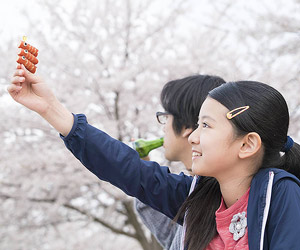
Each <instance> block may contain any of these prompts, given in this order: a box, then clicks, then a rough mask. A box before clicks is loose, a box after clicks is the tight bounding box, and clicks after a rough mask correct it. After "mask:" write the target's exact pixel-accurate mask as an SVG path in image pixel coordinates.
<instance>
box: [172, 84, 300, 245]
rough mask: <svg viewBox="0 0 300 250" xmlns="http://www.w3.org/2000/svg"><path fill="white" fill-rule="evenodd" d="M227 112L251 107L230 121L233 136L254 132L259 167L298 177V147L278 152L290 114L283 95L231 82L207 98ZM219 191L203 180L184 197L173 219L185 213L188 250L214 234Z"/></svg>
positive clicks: (214, 184)
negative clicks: (258, 145) (258, 147)
mask: <svg viewBox="0 0 300 250" xmlns="http://www.w3.org/2000/svg"><path fill="white" fill-rule="evenodd" d="M208 96H209V97H210V98H213V99H215V100H216V101H218V102H219V103H221V104H222V105H224V106H225V107H226V108H227V109H228V110H233V109H235V108H239V107H242V106H246V105H247V106H250V108H249V109H248V110H246V111H245V112H243V113H241V114H239V115H237V116H236V117H234V118H232V119H231V120H230V122H232V124H233V127H234V130H235V133H236V136H243V135H246V134H247V133H249V132H256V133H258V134H259V136H260V137H261V140H262V145H263V149H264V156H263V160H262V165H261V168H267V167H273V168H274V167H275V168H280V169H284V170H286V171H288V172H290V173H292V174H294V175H295V176H297V177H298V178H300V146H299V145H298V144H297V143H294V145H293V147H292V148H291V149H290V150H289V151H288V152H286V153H285V154H284V155H282V154H281V153H280V151H281V149H282V148H284V145H285V143H286V141H287V133H288V127H289V113H288V107H287V104H286V101H285V100H284V98H283V96H282V95H281V94H280V93H279V92H278V91H277V90H276V89H274V88H272V87H271V86H269V85H267V84H264V83H260V82H252V81H240V82H230V83H226V84H223V85H222V86H220V87H218V88H216V89H214V90H212V91H210V92H209V95H208ZM220 201H221V192H220V188H219V184H218V182H217V180H216V179H214V178H211V177H210V178H208V177H202V178H201V181H200V185H198V186H197V188H196V189H195V190H194V192H193V193H192V194H191V195H190V196H189V197H188V198H187V200H186V201H185V202H184V204H183V205H182V207H181V208H180V210H179V212H178V215H177V216H176V218H177V219H178V218H181V219H182V218H183V216H184V214H185V213H186V212H187V213H186V223H187V231H186V238H185V241H186V244H188V249H193V250H194V249H197V250H198V249H204V248H205V247H206V246H207V245H208V243H209V242H210V241H211V240H212V239H213V237H214V236H215V235H216V222H215V211H216V210H217V209H218V207H219V206H220Z"/></svg>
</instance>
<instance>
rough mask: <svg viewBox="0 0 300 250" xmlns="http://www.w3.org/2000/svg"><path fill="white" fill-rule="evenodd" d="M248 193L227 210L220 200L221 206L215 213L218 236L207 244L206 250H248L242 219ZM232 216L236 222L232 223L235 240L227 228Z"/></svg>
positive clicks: (244, 225) (245, 213) (245, 212)
mask: <svg viewBox="0 0 300 250" xmlns="http://www.w3.org/2000/svg"><path fill="white" fill-rule="evenodd" d="M249 191H250V188H249V189H248V191H247V192H246V193H245V194H244V195H243V196H242V197H241V198H240V199H239V200H238V201H237V202H236V203H234V204H233V205H232V206H231V207H229V208H226V205H225V203H224V201H223V199H222V201H221V205H220V207H219V209H218V210H217V211H216V223H217V231H218V235H216V236H215V237H214V238H213V240H212V241H211V242H210V243H209V244H208V246H207V247H206V250H224V249H228V250H229V249H230V250H233V249H236V250H237V249H239V250H249V246H248V228H247V226H246V224H245V219H244V217H247V206H248V198H249ZM234 215H236V217H235V218H236V220H235V222H233V223H232V227H235V228H236V229H237V230H236V231H235V232H236V234H235V237H236V238H238V239H237V240H234V239H233V237H234V234H233V233H231V232H230V230H229V226H230V224H231V222H232V221H231V220H232V219H233V216H234ZM243 215H244V216H243ZM241 228H245V231H244V233H243V232H242V231H243V230H239V229H241ZM238 234H239V235H238Z"/></svg>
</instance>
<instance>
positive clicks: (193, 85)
mask: <svg viewBox="0 0 300 250" xmlns="http://www.w3.org/2000/svg"><path fill="white" fill-rule="evenodd" d="M223 83H225V81H224V80H223V79H222V78H220V77H218V76H211V75H192V76H188V77H185V78H182V79H178V80H174V81H170V82H168V83H166V84H165V86H164V87H163V89H162V92H161V95H160V100H161V103H162V106H163V108H164V109H165V110H166V111H167V112H169V113H170V114H172V115H173V116H174V119H173V129H174V131H175V133H176V134H177V135H178V134H180V133H181V131H182V129H183V128H193V129H195V126H196V124H197V121H198V115H199V111H200V108H201V105H202V103H203V102H204V100H205V99H206V97H207V94H208V92H209V91H210V90H212V89H214V88H216V87H218V86H220V85H221V84H223Z"/></svg>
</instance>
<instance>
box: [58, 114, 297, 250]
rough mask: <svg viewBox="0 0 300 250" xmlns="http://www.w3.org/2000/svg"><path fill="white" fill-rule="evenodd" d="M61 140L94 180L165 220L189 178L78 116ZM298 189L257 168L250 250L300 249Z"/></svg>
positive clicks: (279, 173) (287, 178)
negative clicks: (139, 203) (161, 164)
mask: <svg viewBox="0 0 300 250" xmlns="http://www.w3.org/2000/svg"><path fill="white" fill-rule="evenodd" d="M62 138H63V137H62ZM63 140H64V142H65V144H66V146H67V148H68V149H69V150H70V151H71V152H72V153H73V154H74V156H75V157H76V158H78V159H79V160H80V161H81V162H82V164H83V165H84V166H85V167H86V168H88V169H89V170H90V171H91V172H92V173H94V174H95V175H96V176H97V177H98V178H99V179H101V180H103V181H107V182H110V183H111V184H113V185H114V186H116V187H118V188H120V189H121V190H123V191H124V192H125V193H126V194H128V195H130V196H134V197H136V198H138V199H139V200H140V201H142V202H143V203H145V204H148V205H149V206H151V207H153V208H154V209H156V210H158V211H160V212H162V213H164V214H165V215H167V216H168V217H169V218H171V219H173V218H174V217H175V215H176V214H177V211H178V210H179V208H180V206H181V205H182V203H183V202H184V200H185V199H186V198H187V196H188V192H189V189H190V186H191V182H192V177H190V176H186V175H184V174H183V173H181V174H179V175H177V174H172V173H170V171H169V169H168V168H167V167H163V166H160V165H159V164H157V163H156V162H151V161H143V160H140V158H139V155H138V153H137V152H136V151H135V150H133V149H131V148H130V147H128V146H127V145H126V144H124V143H122V142H120V141H118V140H115V139H113V138H112V137H110V136H109V135H107V134H106V133H104V132H102V131H100V130H98V129H97V128H95V127H93V126H91V125H89V124H88V123H87V121H86V117H85V116H84V115H82V114H80V115H74V125H73V128H72V130H71V131H70V133H69V134H68V135H67V136H66V137H64V138H63ZM197 181H198V182H199V181H201V177H199V178H198V180H197ZM299 186H300V181H299V180H298V179H297V178H296V177H295V176H294V175H291V174H289V173H287V172H286V171H283V170H279V169H270V168H269V169H261V170H260V171H259V172H258V173H257V174H256V175H255V176H254V177H253V180H252V182H251V187H250V194H249V201H248V210H247V222H248V242H249V249H250V250H262V249H264V250H267V249H270V250H276V249H289V250H292V249H295V250H296V249H297V250H298V249H300V188H299Z"/></svg>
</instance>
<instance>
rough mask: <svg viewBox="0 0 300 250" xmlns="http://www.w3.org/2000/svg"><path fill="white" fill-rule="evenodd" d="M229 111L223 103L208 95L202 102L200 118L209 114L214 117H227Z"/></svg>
mask: <svg viewBox="0 0 300 250" xmlns="http://www.w3.org/2000/svg"><path fill="white" fill-rule="evenodd" d="M228 111H229V110H228V109H227V108H226V107H225V106H224V105H222V104H221V103H219V102H218V101H216V100H215V99H212V98H210V97H208V98H206V100H205V101H204V102H203V104H202V107H201V109H200V112H199V117H198V118H199V119H202V117H204V116H209V117H212V118H214V117H224V118H226V114H227V112H228Z"/></svg>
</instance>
